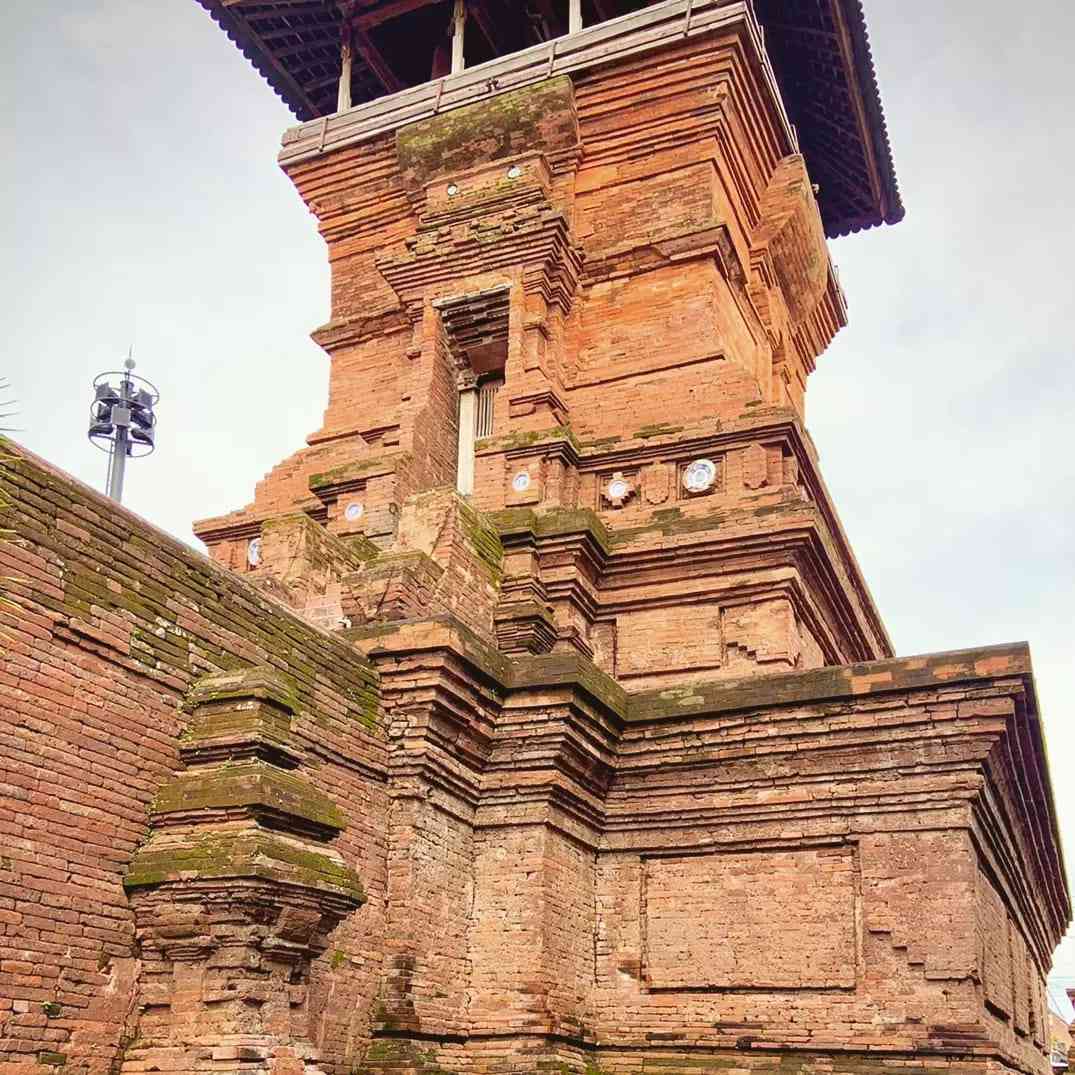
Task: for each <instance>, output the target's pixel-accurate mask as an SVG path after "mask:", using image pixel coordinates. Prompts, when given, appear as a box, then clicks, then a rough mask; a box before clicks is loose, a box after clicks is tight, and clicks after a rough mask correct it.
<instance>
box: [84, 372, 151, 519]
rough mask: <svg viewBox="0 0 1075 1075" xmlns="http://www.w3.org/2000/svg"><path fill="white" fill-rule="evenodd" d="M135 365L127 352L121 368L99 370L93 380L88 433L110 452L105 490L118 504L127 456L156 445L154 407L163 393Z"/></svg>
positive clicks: (141, 453)
mask: <svg viewBox="0 0 1075 1075" xmlns="http://www.w3.org/2000/svg"><path fill="white" fill-rule="evenodd" d="M133 369H134V359H133V358H132V357H131V354H130V352H128V353H127V361H126V362H124V363H123V370H122V371H119V370H112V371H110V372H108V373H102V374H99V375H98V376H97V377H96V378H94V381H93V404H92V405H91V407H90V426H89V433H88V435H89V438H90V440H91V441H92V442H93V443H94V444H96V445H97V447H98V448H100V449H101V450H102V451H103V452H107V453H108V473H107V477H106V479H105V482H106V491H107V493H108V495H109V496H110V497H111V498H112V499H113V500H115V501H116V503H117V504H118V503H121V502H122V501H123V480H124V478H125V477H126V474H127V460H128V459H133V458H137V457H139V456H145V455H149V454H150V452H152V451H153V449H154V447H155V446H156V432H157V416H156V414H155V413H154V411H153V408H154V407H155V406H156V405H157V402H158V401H159V400H160V393H159V392H158V391H157V389H156V388H155V387H154V386H153V385H152V384H150V383H149V381H147V380H146V379H145V378H144V377H138V376H136V375H135V374H134V373H132V372H131V371H132V370H133ZM112 377H119V378H120V380H119V385H118V387H117V386H115V385H114V384H113V383H112V382H111V380H110V378H112Z"/></svg>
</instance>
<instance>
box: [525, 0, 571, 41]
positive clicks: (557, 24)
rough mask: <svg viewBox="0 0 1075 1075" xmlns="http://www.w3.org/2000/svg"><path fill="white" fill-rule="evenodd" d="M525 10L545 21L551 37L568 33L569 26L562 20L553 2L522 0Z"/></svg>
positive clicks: (548, 0)
mask: <svg viewBox="0 0 1075 1075" xmlns="http://www.w3.org/2000/svg"><path fill="white" fill-rule="evenodd" d="M522 6H523V8H524V9H527V10H529V11H533V12H534V13H536V14H537V15H539V16H540V17H541V18H542V20H544V22H545V24H546V26H547V27H548V28H549V37H550V38H553V37H560V36H562V35H563V34H564V33H566V32H567V26H566V25H565V24H564V22H563V20H562V19H561V18H560V13H559V12H558V11H557V10H556V6H555V5H554V4H553V2H552V0H522Z"/></svg>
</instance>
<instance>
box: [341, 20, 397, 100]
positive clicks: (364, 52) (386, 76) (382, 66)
mask: <svg viewBox="0 0 1075 1075" xmlns="http://www.w3.org/2000/svg"><path fill="white" fill-rule="evenodd" d="M351 40H352V42H353V43H354V50H355V52H357V53H358V55H359V56H361V57H362V59H363V61H364V62H365V64H366V66H367V67H368V68H369V69H370V70H371V71H372V72H373V73H374V75H375V76H376V77H377V81H378V82H380V84H381V85H382V86H384V88H385V92H386V93H399V91H400V90H402V89H406V87H405V85H404V83H403V81H402V79H400V77H399V76H398V75H397V74H396V73H395V71H393V70H392V67H391V65H390V64H389V63H388V61H387V60H386V59H385V57H384V54H383V53H382V52H381V51H380V49H378V48H377V46H376V45H375V44H374V43H373V38H371V37H370V35H369V34H368V33H367V32H366V31H365V30H362V29H359V28H358V27H352V29H351Z"/></svg>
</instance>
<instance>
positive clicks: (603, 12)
mask: <svg viewBox="0 0 1075 1075" xmlns="http://www.w3.org/2000/svg"><path fill="white" fill-rule="evenodd" d="M593 9H594V12H595V13H596V15H597V19H598V21H599V22H607V21H608V20H609V19H614V18H615V17H616V16H617V15H618V14H619V11H617V10H616V4H615V3H614V2H613V0H593Z"/></svg>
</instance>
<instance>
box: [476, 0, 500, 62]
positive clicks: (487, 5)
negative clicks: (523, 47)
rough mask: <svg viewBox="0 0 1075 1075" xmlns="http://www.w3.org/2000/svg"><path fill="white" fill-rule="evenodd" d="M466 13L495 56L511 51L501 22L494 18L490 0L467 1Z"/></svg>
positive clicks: (494, 14) (494, 13)
mask: <svg viewBox="0 0 1075 1075" xmlns="http://www.w3.org/2000/svg"><path fill="white" fill-rule="evenodd" d="M467 13H468V14H469V15H470V17H471V18H472V19H473V20H474V22H475V23H476V24H477V26H478V29H479V30H480V31H481V33H482V36H483V37H484V38H485V40H486V41H488V42H489V47H490V48H491V49H492V50H493V52H494V53H495V54H496V55H498V56H503V55H504V54H505V53H507V52H509V51H510V50H511V44H510V42H509V41H508V39H507V36H506V35H505V33H504V30H503V28H502V20H500V19H498V18H497V17H496V12H494V11H493V10H492V4H491V2H490V0H467Z"/></svg>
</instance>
